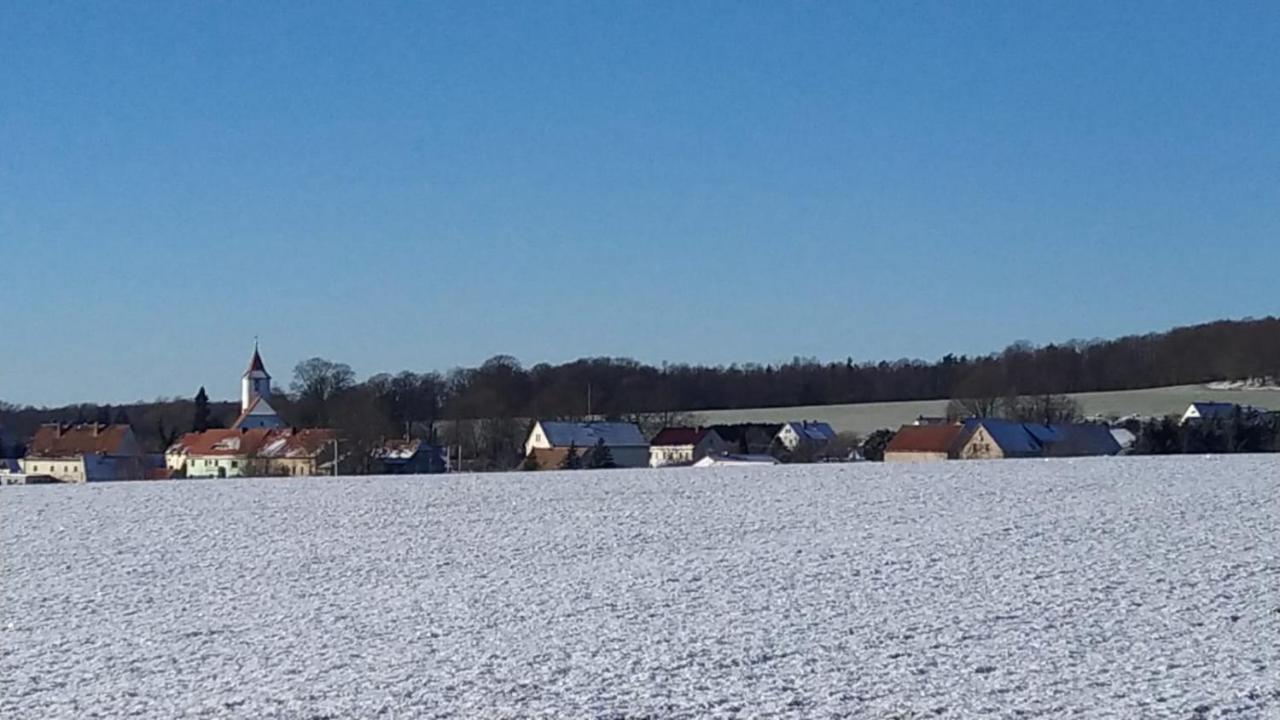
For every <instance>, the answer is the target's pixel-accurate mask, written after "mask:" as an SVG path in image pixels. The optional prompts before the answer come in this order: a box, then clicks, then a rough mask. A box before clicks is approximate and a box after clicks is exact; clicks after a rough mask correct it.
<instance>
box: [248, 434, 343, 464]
mask: <svg viewBox="0 0 1280 720" xmlns="http://www.w3.org/2000/svg"><path fill="white" fill-rule="evenodd" d="M337 437H338V433H337V432H336V431H334V430H329V429H327V428H307V429H304V430H271V431H269V433H268V436H267V439H266V442H264V443H263V444H262V446H261V448H260V449H259V451H258V452H259V454H260V455H261V456H262V457H270V458H313V457H316V456H318V455H320V454H321V453H322V452H324V451H325V450H326V449H328V448H329V446H330V444H331V443H333V441H334V439H335V438H337Z"/></svg>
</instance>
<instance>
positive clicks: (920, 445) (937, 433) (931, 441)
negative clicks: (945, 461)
mask: <svg viewBox="0 0 1280 720" xmlns="http://www.w3.org/2000/svg"><path fill="white" fill-rule="evenodd" d="M963 430H964V426H962V425H903V426H902V428H901V429H900V430H898V434H897V435H894V436H893V439H892V440H890V441H889V444H888V445H887V446H885V449H884V451H885V452H930V453H949V452H951V451H952V449H953V448H954V447H955V445H956V441H957V440H958V439H959V438H960V434H961V432H962V431H963Z"/></svg>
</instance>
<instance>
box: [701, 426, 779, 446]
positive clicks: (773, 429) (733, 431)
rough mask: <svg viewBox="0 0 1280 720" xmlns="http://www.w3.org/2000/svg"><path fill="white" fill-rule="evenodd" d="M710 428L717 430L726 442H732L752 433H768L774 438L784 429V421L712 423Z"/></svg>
mask: <svg viewBox="0 0 1280 720" xmlns="http://www.w3.org/2000/svg"><path fill="white" fill-rule="evenodd" d="M708 429H709V430H715V431H716V434H717V435H719V436H720V437H721V438H723V439H724V440H725V441H726V442H731V443H732V442H739V441H741V440H742V438H744V437H746V436H747V435H748V434H750V433H758V434H763V435H768V436H769V438H771V439H772V438H773V436H775V435H777V434H778V431H779V430H781V429H782V423H735V424H733V425H712V426H711V427H710V428H708Z"/></svg>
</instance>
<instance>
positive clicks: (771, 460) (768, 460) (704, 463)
mask: <svg viewBox="0 0 1280 720" xmlns="http://www.w3.org/2000/svg"><path fill="white" fill-rule="evenodd" d="M778 464H779V463H778V459H777V458H775V457H773V456H772V455H708V456H706V457H704V458H702V459H701V460H699V461H698V462H696V463H694V464H693V466H694V467H717V466H725V465H727V466H734V465H778Z"/></svg>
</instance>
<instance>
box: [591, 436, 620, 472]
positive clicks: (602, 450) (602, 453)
mask: <svg viewBox="0 0 1280 720" xmlns="http://www.w3.org/2000/svg"><path fill="white" fill-rule="evenodd" d="M586 464H587V467H589V468H591V469H592V470H607V469H609V468H616V467H618V465H617V463H615V462H614V461H613V453H612V452H610V450H609V446H608V445H605V444H604V438H600V439H599V440H597V441H596V446H595V447H594V448H591V451H590V452H589V453H588V454H587V463H586Z"/></svg>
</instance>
